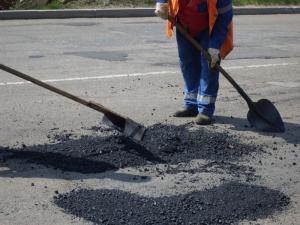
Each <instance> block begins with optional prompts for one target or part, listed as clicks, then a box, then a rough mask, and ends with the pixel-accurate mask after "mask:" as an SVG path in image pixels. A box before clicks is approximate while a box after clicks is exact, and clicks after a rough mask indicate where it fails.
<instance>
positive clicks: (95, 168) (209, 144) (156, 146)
mask: <svg viewBox="0 0 300 225" xmlns="http://www.w3.org/2000/svg"><path fill="white" fill-rule="evenodd" d="M191 128H193V125H191V124H186V125H181V126H173V125H163V124H156V125H154V126H152V127H150V128H148V130H147V132H146V135H145V138H144V141H143V142H142V143H141V144H137V143H135V142H133V141H131V140H130V139H128V138H126V137H124V136H122V135H121V134H119V133H118V132H115V131H111V130H110V129H107V128H105V127H101V126H100V127H93V128H92V130H94V131H95V132H96V133H97V134H98V133H101V134H103V133H106V134H109V135H107V136H104V137H99V136H82V137H81V138H79V139H75V140H73V139H71V135H70V134H68V133H64V134H60V135H54V136H53V138H54V141H59V142H58V143H55V144H45V145H35V146H25V145H23V147H22V148H19V149H12V148H4V147H0V151H1V152H6V153H9V154H7V155H6V156H5V160H7V159H13V158H19V159H26V160H28V161H29V162H30V163H37V164H42V165H45V166H50V167H53V168H56V169H61V170H63V171H73V172H80V173H99V172H105V171H108V170H117V169H119V168H124V167H137V166H138V167H139V166H145V165H157V164H172V165H174V164H175V165H176V164H178V163H189V162H190V161H191V160H194V159H204V160H208V163H207V164H206V165H205V166H203V167H200V168H197V169H190V170H184V171H182V169H176V168H175V169H174V168H173V169H169V170H167V171H160V173H161V174H162V173H165V172H166V173H172V174H174V173H178V172H187V173H195V172H200V171H206V170H207V169H209V168H215V169H217V170H219V171H223V172H226V173H229V174H231V175H234V176H236V177H239V176H241V175H245V176H246V177H247V180H249V181H250V180H253V179H255V178H256V177H255V169H254V168H252V167H250V166H243V165H240V164H239V163H238V162H239V161H240V160H241V159H243V157H247V156H248V157H253V156H254V155H255V154H260V153H261V152H262V149H261V147H259V146H255V145H245V144H241V143H239V141H238V139H237V138H236V137H233V136H231V135H229V134H227V133H217V132H208V131H206V130H205V129H197V130H191Z"/></svg>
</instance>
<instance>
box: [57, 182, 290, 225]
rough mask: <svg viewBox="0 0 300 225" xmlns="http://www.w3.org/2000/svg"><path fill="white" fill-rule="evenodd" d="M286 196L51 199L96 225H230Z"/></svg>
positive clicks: (79, 193)
mask: <svg viewBox="0 0 300 225" xmlns="http://www.w3.org/2000/svg"><path fill="white" fill-rule="evenodd" d="M289 201H290V200H289V198H288V197H287V196H285V195H284V194H282V193H280V192H279V191H275V190H271V189H268V188H265V187H259V186H253V185H246V184H241V183H227V184H223V185H221V186H218V187H215V188H212V189H208V190H204V191H198V192H192V193H189V194H185V195H178V196H171V197H159V198H148V197H142V196H139V195H137V194H131V193H128V192H124V191H120V190H87V189H81V190H73V191H71V192H69V193H66V194H62V195H61V194H60V195H58V196H56V197H55V199H54V202H55V203H56V204H57V205H58V206H59V207H61V208H63V209H64V211H65V212H66V213H70V214H73V215H75V216H77V217H81V218H84V219H86V220H88V221H91V222H93V223H96V224H131V225H140V224H161V225H164V224H165V225H167V224H177V225H179V224H184V225H186V224H195V225H196V224H197V225H198V224H203V225H204V224H207V225H212V224H223V225H225V224H233V223H236V222H238V221H241V220H245V219H248V220H257V219H260V218H266V217H268V216H270V215H272V214H274V213H275V212H279V211H281V210H283V209H284V208H285V207H286V206H287V205H288V204H289Z"/></svg>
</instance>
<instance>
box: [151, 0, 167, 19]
mask: <svg viewBox="0 0 300 225" xmlns="http://www.w3.org/2000/svg"><path fill="white" fill-rule="evenodd" d="M154 13H155V15H157V16H159V17H160V18H162V19H163V20H167V19H168V16H169V4H168V3H159V2H158V3H156V8H155V11H154Z"/></svg>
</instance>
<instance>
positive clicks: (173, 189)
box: [0, 15, 300, 225]
mask: <svg viewBox="0 0 300 225" xmlns="http://www.w3.org/2000/svg"><path fill="white" fill-rule="evenodd" d="M164 27H165V26H164V24H163V23H162V21H160V20H159V19H158V18H128V19H67V20H14V21H1V22H0V63H1V64H5V65H8V66H11V67H13V68H15V69H17V70H20V71H22V72H24V73H27V74H29V75H32V76H34V77H36V78H38V79H41V80H44V81H46V82H49V83H51V84H53V85H55V86H57V87H60V88H62V89H64V90H67V91H69V92H71V93H74V94H76V95H78V96H80V97H82V98H86V99H89V100H93V101H97V102H99V103H102V104H104V105H105V106H107V107H110V108H111V109H113V110H115V111H117V112H119V113H121V114H123V115H126V116H129V117H130V118H132V119H134V120H136V121H138V122H140V123H143V124H144V125H145V126H148V127H154V128H155V127H156V125H155V124H158V123H162V124H163V125H166V126H172V127H173V128H174V130H176V129H177V128H176V127H177V126H180V125H184V124H187V123H189V122H190V121H191V119H175V118H173V117H172V116H171V115H172V113H173V112H174V111H175V110H176V109H177V108H179V107H180V106H181V105H182V98H183V95H182V85H183V84H182V83H183V82H182V78H181V75H180V71H179V68H178V56H177V49H176V41H175V39H172V40H168V39H167V38H166V37H165V36H164ZM299 43H300V15H271V16H236V17H235V50H234V51H233V53H232V54H231V55H230V56H229V57H228V58H227V59H226V60H225V61H224V62H223V66H224V67H225V69H227V70H228V72H229V73H230V74H231V75H232V76H233V77H234V78H235V79H236V80H237V82H238V83H239V84H240V85H241V86H242V87H243V88H245V90H246V92H247V93H248V94H249V95H250V96H251V97H252V98H253V100H258V99H260V98H268V99H270V100H271V101H272V102H274V103H275V105H276V106H277V108H278V110H279V111H280V113H281V114H282V117H283V119H284V121H285V123H286V129H287V130H286V132H285V133H284V134H273V133H261V132H257V131H256V130H255V129H253V128H251V127H250V126H249V124H248V122H247V120H246V119H245V118H246V114H247V110H248V108H247V106H246V104H245V102H244V101H243V99H241V97H240V96H239V95H238V93H237V92H236V91H235V90H234V89H233V88H232V87H231V85H230V84H229V83H228V82H227V81H226V80H225V79H224V78H221V82H220V93H219V97H218V102H217V110H216V116H215V124H214V125H213V126H208V127H205V128H200V129H201V132H212V133H221V134H223V133H226V134H227V135H229V136H230V135H234V136H235V137H236V139H238V141H239V142H241V143H243V144H246V145H256V146H257V145H259V146H260V148H262V150H260V152H259V153H256V154H255V155H247V154H246V155H244V154H243V155H242V157H241V158H240V159H239V160H237V161H234V165H238V166H240V167H241V168H246V167H247V168H251V171H252V176H254V177H255V179H249V176H245V173H243V174H242V175H240V174H236V173H231V172H228V170H226V169H224V168H219V169H216V168H215V167H214V166H212V167H209V166H208V169H206V170H205V171H203V170H197V168H198V169H199V167H201V166H202V167H203V166H204V165H209V163H213V162H214V160H213V159H212V158H203V157H202V158H200V159H199V158H195V159H192V160H190V161H189V162H184V163H182V164H178V162H177V161H176V162H175V161H174V162H173V161H172V160H171V162H172V163H173V164H176V165H173V166H174V168H175V167H176V171H177V172H176V173H175V172H174V173H169V172H167V171H166V170H167V169H164V168H165V167H164V166H163V165H164V163H162V164H161V167H160V168H159V171H160V174H157V173H158V172H157V171H158V169H157V167H156V166H157V165H155V166H153V165H152V166H151V165H144V166H143V165H132V166H130V165H131V164H129V166H120V167H121V169H119V170H115V171H106V172H103V173H80V172H78V171H77V172H76V170H75V171H74V170H72V171H68V170H64V169H60V167H59V166H58V169H57V168H53V167H51V166H48V165H42V163H41V164H36V163H34V162H30V161H28V160H26V159H24V158H22V157H10V154H11V153H10V152H9V151H11V150H14V149H15V150H16V151H17V150H22V151H23V150H26V149H28V148H33V147H34V146H35V145H39V146H44V147H43V149H46V150H47V149H48V150H49V149H50V150H51V149H52V150H53V151H56V150H57V149H56V147H57V148H59V146H60V145H57V146H56V147H47V146H48V144H49V143H52V142H53V141H55V143H60V142H64V141H68V139H69V138H71V139H75V140H78V139H79V140H80V139H81V138H82V135H86V136H88V137H104V136H105V132H110V131H105V129H104V128H103V129H96V128H97V127H99V126H102V125H101V118H102V115H101V114H100V113H98V112H95V111H93V110H90V109H88V108H85V107H84V106H81V105H79V104H77V103H74V102H72V101H70V100H68V99H64V98H63V97H60V96H58V95H56V94H53V93H51V92H49V91H47V90H43V89H41V88H40V87H37V86H34V85H32V84H29V83H27V82H26V81H23V80H20V79H19V78H16V77H14V76H12V75H9V74H7V73H5V72H3V71H0V105H1V107H0V124H1V125H0V146H1V147H0V148H1V152H0V221H1V225H12V224H15V225H20V224H31V225H38V224H45V225H50V224H91V223H93V222H95V221H96V222H97V221H98V222H99V220H93V219H89V218H88V217H85V216H82V217H80V215H81V214H78V213H77V214H76V213H74V212H72V210H71V211H68V212H67V211H64V208H60V207H59V204H58V205H57V204H56V203H55V201H54V200H53V199H54V198H53V197H54V196H55V195H56V194H57V193H68V192H70V191H71V190H73V189H76V190H79V189H80V190H81V189H92V190H97V191H99V192H101V189H117V190H120V191H125V192H128V193H131V194H139V195H142V196H144V197H145V196H146V197H161V196H171V197H172V196H176V195H178V194H187V193H191V192H193V191H204V190H207V189H210V188H217V187H223V186H222V185H224V184H223V183H224V182H238V183H247V185H258V186H263V187H265V188H268V189H270V190H274V191H275V190H276V191H278V192H280V193H282V194H284V195H285V196H287V197H289V198H290V203H289V205H288V206H287V207H285V208H284V209H282V210H277V211H276V210H275V211H274V212H273V211H272V213H269V214H267V215H264V216H257V217H255V216H254V217H251V216H248V217H247V216H246V217H241V218H240V219H238V220H235V221H234V222H235V223H238V224H285V225H286V224H290V225H292V224H294V225H297V224H299V223H300V175H299V174H300V160H299V157H300V147H299V145H300V125H299V124H300V77H299V74H300V44H299ZM95 126H96V128H95ZM189 126H191V128H189V129H198V127H196V126H195V125H189ZM92 127H94V129H90V128H92ZM158 127H159V126H158ZM162 137H164V136H162ZM212 137H214V136H213V135H212ZM222 137H223V136H222ZM207 139H209V136H208V137H207ZM222 140H223V139H222ZM148 141H149V140H148ZM154 141H155V140H154ZM230 141H231V139H230V138H229V139H228V142H230ZM147 143H148V142H147ZM148 144H149V143H148ZM70 146H71V147H70ZM70 146H69V147H68V145H67V147H66V148H75V147H74V143H73V142H72V145H70ZM78 146H79V147H76V149H79V151H80V144H78ZM90 147H91V146H90ZM38 148H39V147H38ZM91 148H92V147H91ZM231 148H232V147H231V145H229V150H228V151H230V149H231ZM33 149H35V147H34V148H33ZM6 150H7V151H6ZM43 151H44V150H43ZM187 154H188V153H187ZM79 155H80V154H79ZM79 155H78V156H79ZM216 160H217V162H218V163H219V161H218V160H219V159H216ZM235 160H236V159H235ZM75 164H76V163H75ZM199 165H200V166H199ZM217 165H220V164H217ZM145 166H146V167H147V168H148V169H144V167H145ZM243 166H245V167H243ZM179 167H180V168H179ZM141 168H143V169H141ZM153 168H156V169H153ZM191 168H193V171H194V172H193V173H191V172H187V171H190V169H191ZM194 169H195V170H194ZM237 171H239V170H237ZM243 171H244V170H243ZM251 171H250V172H251ZM244 172H245V171H244ZM246 172H247V171H246ZM161 174H164V175H163V178H162V175H161ZM248 175H249V174H248ZM140 176H142V178H143V177H144V176H146V177H147V179H145V180H143V179H142V181H137V180H139V177H140ZM235 187H236V185H235ZM238 187H240V185H239V186H238ZM247 187H248V186H247ZM221 189H222V188H221ZM214 190H215V189H214ZM259 190H261V189H259ZM83 192H84V191H83ZM242 192H243V191H242ZM84 193H86V192H84ZM245 193H247V192H245ZM249 193H251V194H253V192H249ZM251 194H249V195H251ZM67 196H69V195H67ZM248 197H250V196H245V198H246V199H247V198H248ZM66 198H67V197H66ZM168 201H170V202H171V203H170V204H171V205H172V201H173V200H168ZM89 203H90V202H89ZM270 204H271V205H272V203H270ZM270 204H269V205H270ZM60 206H61V205H60ZM88 206H89V207H90V206H91V205H90V204H88ZM91 207H92V206H91ZM268 212H269V211H268ZM74 215H75V216H74ZM99 223H100V222H99ZM220 223H221V224H222V222H220Z"/></svg>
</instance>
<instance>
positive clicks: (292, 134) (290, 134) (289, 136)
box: [214, 116, 300, 144]
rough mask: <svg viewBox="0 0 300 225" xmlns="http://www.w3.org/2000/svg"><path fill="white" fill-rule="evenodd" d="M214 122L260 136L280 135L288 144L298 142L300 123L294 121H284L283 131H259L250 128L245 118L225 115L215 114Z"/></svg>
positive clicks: (299, 142) (299, 138)
mask: <svg viewBox="0 0 300 225" xmlns="http://www.w3.org/2000/svg"><path fill="white" fill-rule="evenodd" d="M214 118H215V121H216V123H223V124H231V125H233V126H234V127H233V128H231V129H232V130H236V131H249V130H250V131H253V132H256V133H259V134H260V135H262V136H268V137H281V138H283V139H284V140H286V142H288V143H290V144H300V124H295V123H287V122H285V123H284V124H285V128H286V132H285V133H270V132H260V131H258V130H256V129H255V128H252V127H251V126H250V124H249V122H248V120H247V119H246V118H245V119H244V118H235V117H226V116H215V117H214Z"/></svg>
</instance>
